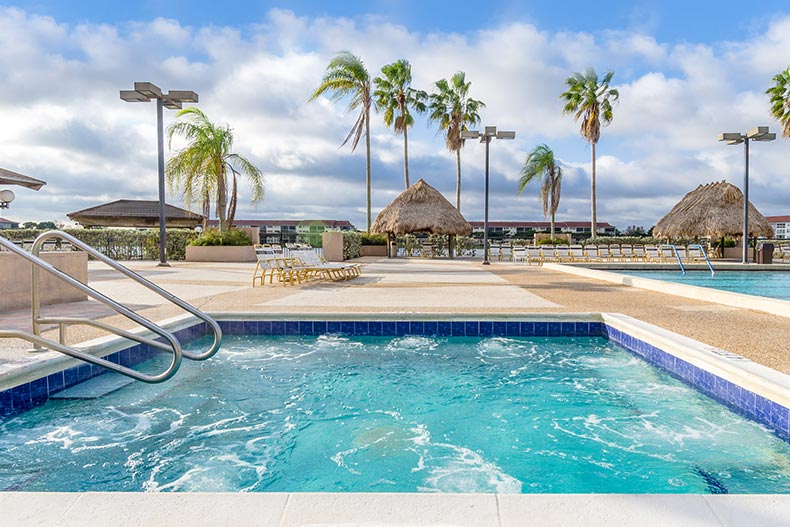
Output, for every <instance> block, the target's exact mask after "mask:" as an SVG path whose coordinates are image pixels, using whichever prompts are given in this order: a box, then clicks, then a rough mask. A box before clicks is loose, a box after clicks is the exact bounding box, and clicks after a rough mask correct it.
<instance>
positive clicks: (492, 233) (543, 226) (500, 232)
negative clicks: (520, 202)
mask: <svg viewBox="0 0 790 527" xmlns="http://www.w3.org/2000/svg"><path fill="white" fill-rule="evenodd" d="M469 223H470V225H472V236H482V235H483V222H482V221H470V222H469ZM596 227H597V231H598V235H604V236H614V235H615V227H614V225H609V224H608V223H606V222H598V224H597V226H596ZM550 229H551V222H548V221H489V222H488V236H489V237H490V238H516V237H524V236H526V235H527V234H528V233H530V232H549V230H550ZM554 229H555V231H556V232H567V233H571V234H572V235H573V236H574V237H576V238H589V237H590V222H589V221H587V222H584V221H557V222H554Z"/></svg>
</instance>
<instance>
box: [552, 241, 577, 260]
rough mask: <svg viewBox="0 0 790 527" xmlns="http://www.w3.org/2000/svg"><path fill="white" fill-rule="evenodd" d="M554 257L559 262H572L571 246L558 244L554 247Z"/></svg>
mask: <svg viewBox="0 0 790 527" xmlns="http://www.w3.org/2000/svg"><path fill="white" fill-rule="evenodd" d="M554 258H555V259H556V261H557V262H559V263H563V262H565V263H567V262H572V261H573V256H572V255H571V248H570V247H568V246H567V245H558V246H557V247H555V248H554Z"/></svg>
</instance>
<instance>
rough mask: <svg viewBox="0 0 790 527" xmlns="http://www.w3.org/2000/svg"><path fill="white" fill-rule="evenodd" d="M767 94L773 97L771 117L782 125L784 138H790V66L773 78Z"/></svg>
mask: <svg viewBox="0 0 790 527" xmlns="http://www.w3.org/2000/svg"><path fill="white" fill-rule="evenodd" d="M773 81H774V85H773V86H771V87H770V88H768V89H767V90H766V91H765V93H767V94H768V95H770V97H771V115H773V116H774V117H776V118H777V119H778V120H779V122H780V123H781V124H782V137H790V66H788V67H787V69H786V70H784V71H783V72H781V73H777V74H776V75H774V78H773Z"/></svg>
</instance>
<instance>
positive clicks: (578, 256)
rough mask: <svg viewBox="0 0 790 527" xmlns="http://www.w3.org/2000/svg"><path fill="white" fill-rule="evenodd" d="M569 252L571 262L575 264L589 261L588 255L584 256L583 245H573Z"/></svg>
mask: <svg viewBox="0 0 790 527" xmlns="http://www.w3.org/2000/svg"><path fill="white" fill-rule="evenodd" d="M569 250H570V252H571V261H573V262H586V261H587V255H586V254H584V248H583V247H582V246H581V245H571V246H570V248H569Z"/></svg>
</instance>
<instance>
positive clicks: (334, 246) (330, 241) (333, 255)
mask: <svg viewBox="0 0 790 527" xmlns="http://www.w3.org/2000/svg"><path fill="white" fill-rule="evenodd" d="M321 245H322V246H323V255H324V259H325V260H326V261H327V262H342V261H343V233H342V232H338V231H331V232H325V233H323V234H322V235H321Z"/></svg>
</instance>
